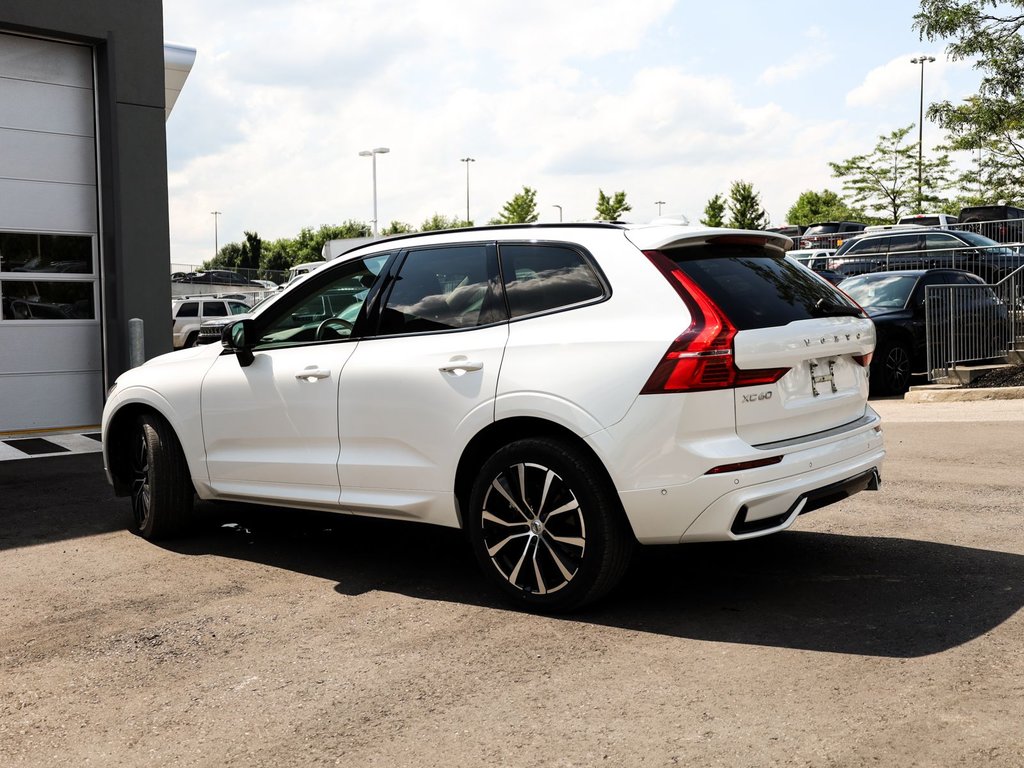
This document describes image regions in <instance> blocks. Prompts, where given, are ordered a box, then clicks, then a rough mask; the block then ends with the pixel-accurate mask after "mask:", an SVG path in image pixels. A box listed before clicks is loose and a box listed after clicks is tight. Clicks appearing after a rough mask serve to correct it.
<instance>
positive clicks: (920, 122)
mask: <svg viewBox="0 0 1024 768" xmlns="http://www.w3.org/2000/svg"><path fill="white" fill-rule="evenodd" d="M932 61H935V57H934V56H915V57H914V58H913V59H911V60H910V63H911V64H920V65H921V101H920V105H919V108H918V114H917V212H918V213H922V209H921V207H922V200H923V199H924V193H923V191H922V187H923V186H924V177H923V175H922V172H921V167H922V162H923V154H922V153H923V149H924V65H925V63H926V62H932Z"/></svg>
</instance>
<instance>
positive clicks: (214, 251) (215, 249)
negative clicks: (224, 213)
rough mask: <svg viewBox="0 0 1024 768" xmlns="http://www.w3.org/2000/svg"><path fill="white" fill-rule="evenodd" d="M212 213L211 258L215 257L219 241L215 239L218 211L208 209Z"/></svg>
mask: <svg viewBox="0 0 1024 768" xmlns="http://www.w3.org/2000/svg"><path fill="white" fill-rule="evenodd" d="M210 213H211V214H212V215H213V258H217V254H218V253H219V252H220V243H219V242H218V241H217V221H218V217H219V216H220V215H221V213H220V211H210Z"/></svg>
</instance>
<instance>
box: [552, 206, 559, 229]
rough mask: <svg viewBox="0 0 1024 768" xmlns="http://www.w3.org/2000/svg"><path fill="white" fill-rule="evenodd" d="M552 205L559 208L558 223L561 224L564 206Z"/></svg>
mask: <svg viewBox="0 0 1024 768" xmlns="http://www.w3.org/2000/svg"><path fill="white" fill-rule="evenodd" d="M551 207H552V208H557V209H558V223H559V224H561V223H562V206H560V205H552V206H551Z"/></svg>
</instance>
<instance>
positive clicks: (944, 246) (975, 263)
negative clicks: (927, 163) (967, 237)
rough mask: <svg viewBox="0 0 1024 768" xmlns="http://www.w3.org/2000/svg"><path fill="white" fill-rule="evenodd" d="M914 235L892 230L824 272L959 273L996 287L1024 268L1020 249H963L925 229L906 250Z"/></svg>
mask: <svg viewBox="0 0 1024 768" xmlns="http://www.w3.org/2000/svg"><path fill="white" fill-rule="evenodd" d="M913 234H915V233H908V232H906V231H905V230H893V231H892V236H891V237H890V238H873V240H872V243H871V247H866V248H859V247H858V248H854V249H851V252H849V253H845V254H843V255H842V256H838V257H836V256H835V255H833V256H830V257H829V258H828V260H827V262H826V266H827V269H828V270H829V271H832V272H835V273H836V274H837V275H839V276H841V277H852V276H853V275H862V274H864V273H865V272H887V271H890V270H896V269H962V270H964V271H966V272H971V273H973V274H975V275H978V276H979V277H981V278H983V279H984V280H985V281H986V282H988V283H989V284H995V283H998V282H999V281H1001V280H1003V279H1004V278H1006V277H1007V276H1009V275H1010V274H1012V273H1013V272H1016V271H1017V270H1018V269H1020V268H1021V267H1024V252H1022V246H1017V245H997V246H988V247H984V246H970V245H964V244H962V243H961V242H959V241H957V240H954V238H953V236H952V235H949V234H944V233H943V232H942V231H940V230H934V229H924V230H923V231H922V232H920V233H916V234H917V240H915V242H914V244H913V245H911V247H909V248H908V247H907V245H908V244H910V243H908V242H907V240H908V238H907V235H913ZM898 238H899V239H898ZM921 238H923V240H921ZM922 245H923V246H924V247H921V246H922Z"/></svg>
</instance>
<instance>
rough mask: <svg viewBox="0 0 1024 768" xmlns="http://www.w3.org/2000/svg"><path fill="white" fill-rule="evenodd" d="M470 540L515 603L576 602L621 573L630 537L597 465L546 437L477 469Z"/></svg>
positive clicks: (561, 607) (550, 607)
mask: <svg viewBox="0 0 1024 768" xmlns="http://www.w3.org/2000/svg"><path fill="white" fill-rule="evenodd" d="M467 525H468V527H469V535H470V541H471V543H472V546H473V550H474V553H475V554H476V557H477V560H478V561H479V563H480V566H481V568H483V570H484V572H485V574H486V575H487V576H488V578H489V579H490V580H491V581H492V582H493V583H494V584H495V585H496V586H497V587H498V588H499V589H500V590H501V591H502V592H503V593H504V594H505V595H506V597H508V598H511V599H512V600H513V601H514V602H515V603H517V604H519V605H525V606H526V607H529V608H531V609H534V610H540V611H566V610H572V609H575V608H579V607H581V606H583V605H585V604H587V603H590V602H593V601H594V600H597V599H598V598H600V597H602V596H603V595H605V594H606V593H607V592H608V591H609V590H611V589H612V587H614V586H615V585H616V584H617V583H618V581H619V580H620V579H621V577H622V575H623V573H624V572H625V570H626V566H627V564H628V562H629V556H630V553H631V552H632V548H633V545H634V543H635V539H634V538H633V534H632V532H631V531H630V529H629V526H628V525H627V523H626V521H625V516H624V514H623V512H622V507H621V505H620V504H619V500H618V496H617V494H616V493H615V489H614V488H613V487H612V485H611V482H610V481H609V480H608V478H607V476H606V475H605V473H604V471H603V470H602V468H601V467H600V466H599V465H598V464H597V462H596V461H595V460H594V459H593V458H592V457H591V456H589V455H587V454H586V453H585V452H583V451H581V450H579V449H577V448H575V447H573V446H571V445H568V444H566V443H563V442H561V441H558V440H553V439H550V438H529V439H524V440H517V441H515V442H513V443H510V444H509V445H506V446H505V447H503V448H501V449H500V450H498V451H497V452H496V453H495V454H494V455H493V456H491V458H490V459H488V460H487V461H486V462H485V463H484V465H483V467H482V468H481V470H480V473H479V476H478V477H477V479H476V482H475V483H474V486H473V491H472V495H471V497H470V509H469V517H468V520H467Z"/></svg>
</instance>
